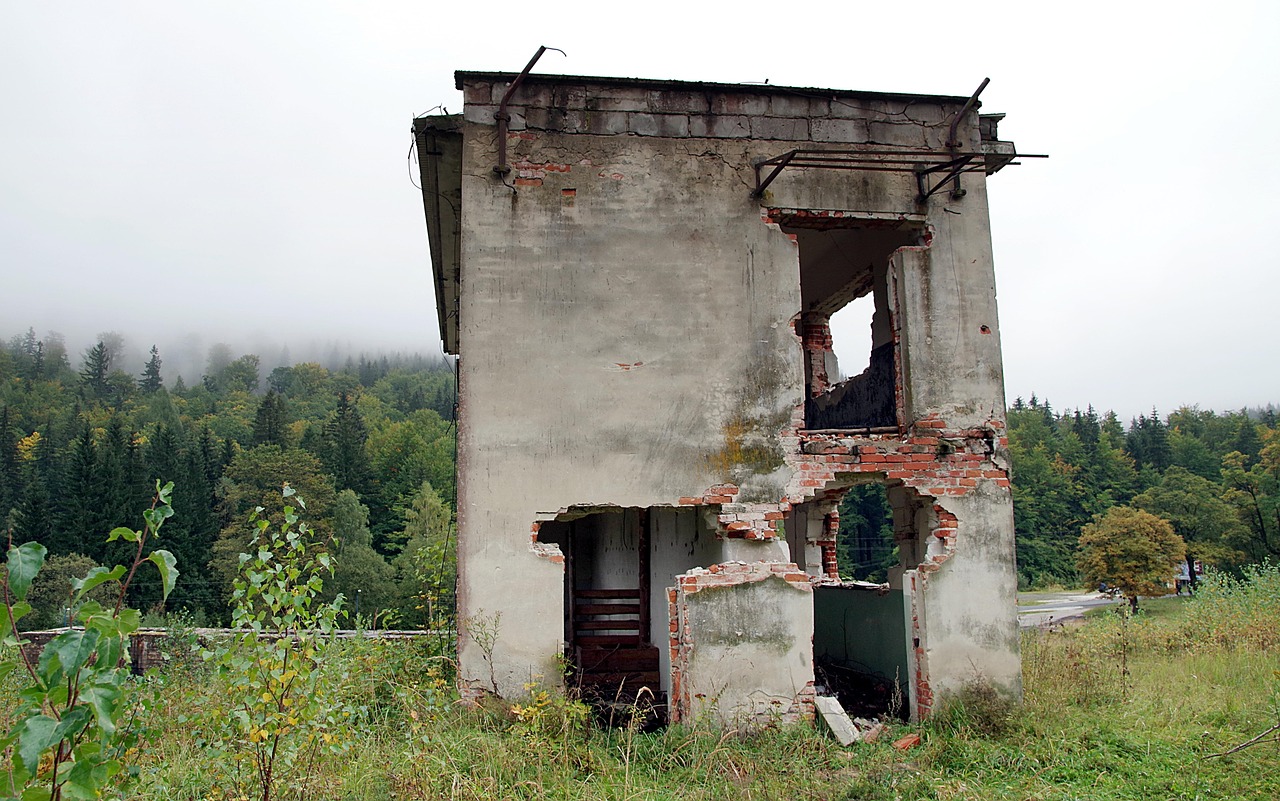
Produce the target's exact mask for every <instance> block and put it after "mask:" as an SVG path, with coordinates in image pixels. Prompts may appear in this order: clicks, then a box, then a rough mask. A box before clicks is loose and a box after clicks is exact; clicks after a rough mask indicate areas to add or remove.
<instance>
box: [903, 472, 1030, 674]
mask: <svg viewBox="0 0 1280 801" xmlns="http://www.w3.org/2000/svg"><path fill="white" fill-rule="evenodd" d="M940 503H941V505H943V506H944V507H945V508H946V509H947V510H948V511H950V512H951V513H952V514H954V515H955V516H956V518H957V520H958V526H957V530H956V548H955V553H954V554H953V555H952V556H950V557H949V558H948V559H947V560H946V561H945V562H943V563H942V565H941V566H940V567H939V569H938V570H937V571H935V572H933V573H930V574H928V575H927V578H926V579H925V582H924V585H923V591H922V593H921V599H920V602H921V603H922V604H923V611H924V615H925V620H926V621H927V623H926V625H927V636H926V637H925V638H924V643H925V648H926V653H927V659H928V663H929V683H930V687H931V689H932V690H933V694H934V697H935V699H941V698H943V697H945V696H946V695H947V694H948V693H951V692H954V691H956V690H959V689H961V688H962V687H964V686H965V685H966V684H968V683H970V682H975V681H985V682H989V683H990V684H992V685H993V686H995V687H996V688H998V689H1001V690H1004V691H1006V692H1009V693H1011V694H1013V695H1014V696H1015V697H1020V696H1021V692H1022V663H1021V658H1020V647H1019V634H1018V612H1017V588H1018V580H1017V570H1016V566H1015V564H1014V549H1013V502H1012V499H1011V497H1010V494H1009V490H1008V489H1005V488H1002V487H999V486H997V485H996V483H995V482H994V481H989V480H984V481H982V482H980V483H979V487H978V489H977V491H976V492H973V493H971V494H969V495H964V496H959V497H948V498H946V499H944V500H942V501H940Z"/></svg>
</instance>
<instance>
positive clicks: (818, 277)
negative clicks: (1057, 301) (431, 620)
mask: <svg viewBox="0 0 1280 801" xmlns="http://www.w3.org/2000/svg"><path fill="white" fill-rule="evenodd" d="M517 77H518V76H516V75H514V74H509V73H502V74H498V73H479V72H460V73H458V74H457V83H458V87H459V88H460V89H462V90H463V92H464V101H465V106H464V111H463V114H462V115H460V116H428V117H422V118H419V119H417V120H415V124H414V129H415V134H416V138H417V147H418V157H419V160H420V163H421V175H422V187H423V195H424V199H425V203H426V210H427V223H428V229H429V233H430V242H431V256H432V263H433V266H434V275H435V287H436V297H437V303H438V312H439V323H440V329H441V335H442V337H443V340H444V344H445V349H446V350H447V351H448V352H450V353H453V354H457V355H458V357H459V365H458V371H459V389H458V545H459V548H458V568H459V578H458V582H459V586H458V604H459V610H458V612H459V621H460V626H459V628H460V631H461V632H462V634H461V637H460V643H459V649H460V652H459V658H460V664H461V681H462V683H463V688H464V691H465V692H467V693H470V694H478V693H483V692H497V693H499V694H502V695H506V696H518V695H522V694H524V692H525V688H526V686H527V685H528V684H529V683H530V682H534V683H538V684H542V685H556V684H558V683H560V682H562V681H564V680H565V678H564V671H563V665H564V660H563V659H562V657H567V658H568V662H569V664H570V665H571V667H572V672H571V675H570V678H569V679H568V680H569V681H576V682H582V684H583V685H584V686H586V687H588V688H590V687H594V688H596V689H597V690H598V691H599V690H601V689H603V690H604V691H606V692H608V691H614V692H618V693H620V694H621V695H624V696H627V697H630V696H631V695H634V694H635V692H636V691H637V688H638V687H639V686H641V685H643V686H648V687H649V688H650V689H651V690H653V691H654V692H655V693H656V694H657V695H658V697H659V698H661V699H663V700H665V701H666V703H667V705H668V710H669V716H670V719H671V720H673V721H692V720H695V719H698V718H701V717H705V716H710V717H712V718H714V719H717V720H719V721H720V722H722V723H724V724H727V725H734V724H742V723H751V722H753V721H755V722H758V721H761V720H779V719H781V720H786V719H789V718H794V717H797V716H803V715H806V714H808V713H809V712H810V711H811V709H812V698H813V694H814V688H815V663H823V664H837V665H844V666H847V667H849V668H850V669H854V670H860V671H865V672H867V673H870V674H874V675H877V676H879V677H881V678H882V679H885V680H887V681H888V682H891V683H896V684H897V686H899V687H901V688H902V691H903V695H904V696H905V698H904V701H905V702H906V703H907V704H908V708H909V711H910V713H911V714H912V715H913V716H916V717H919V716H924V715H927V714H928V712H929V710H930V709H932V708H934V707H935V705H936V704H938V703H939V702H940V700H941V699H942V698H944V697H945V696H946V694H947V693H949V692H952V691H955V690H956V689H958V688H960V687H962V686H963V685H965V684H967V683H969V682H972V681H986V682H990V683H991V684H993V685H995V686H996V687H998V688H1001V689H1003V690H1004V691H1006V692H1009V693H1012V694H1015V695H1016V694H1017V693H1019V692H1020V668H1019V654H1018V633H1017V623H1016V617H1015V588H1016V587H1015V585H1016V580H1015V572H1014V556H1013V553H1014V549H1013V513H1012V503H1011V498H1010V488H1009V472H1008V470H1009V466H1008V460H1007V456H1006V444H1007V442H1006V438H1005V424H1004V400H1003V398H1004V390H1003V377H1002V370H1001V360H1000V334H999V330H1000V329H999V324H998V322H997V318H996V292H995V284H994V273H993V265H992V254H991V239H990V232H989V223H988V215H987V201H986V184H985V182H986V177H987V175H988V174H989V173H991V172H994V171H995V170H996V169H999V168H1000V167H1001V166H1003V165H1004V164H1005V163H1007V162H1008V161H1009V159H1010V158H1011V157H1012V154H1013V148H1012V144H1011V143H1008V142H1001V141H999V140H998V139H997V138H996V123H997V122H998V120H999V116H998V115H979V114H978V113H977V111H976V105H975V104H974V103H972V102H967V101H971V99H970V98H965V97H940V96H921V95H899V94H881V93H868V92H854V91H837V90H825V89H794V88H786V87H773V86H742V85H723V84H704V83H682V82H672V81H647V80H632V79H602V78H584V77H568V76H547V75H527V76H524V77H523V78H522V79H521V81H520V82H519V84H518V85H517V86H516V87H515V91H512V84H513V82H515V81H516V79H517ZM504 98H505V99H506V101H507V102H506V103H505V105H504V103H503V101H504ZM867 295H870V296H871V297H872V298H873V301H874V305H875V314H874V319H873V322H872V325H871V331H870V336H869V342H868V343H867V344H868V345H869V363H868V366H867V368H866V370H865V371H863V372H862V373H860V374H859V375H856V376H854V377H852V378H849V379H848V380H844V381H841V380H840V376H839V374H838V372H837V371H836V368H835V365H834V359H833V357H832V351H831V331H830V327H829V318H830V316H831V315H832V314H833V313H834V312H836V311H837V310H839V309H840V308H842V307H843V306H845V305H846V304H847V303H849V302H850V301H852V300H854V299H855V298H858V297H862V296H867ZM865 482H879V483H881V484H883V485H884V486H885V487H886V488H887V493H888V498H889V500H890V502H891V505H892V507H893V526H894V535H895V539H896V542H897V545H898V548H899V553H900V555H901V559H900V566H899V567H898V568H897V569H895V570H894V571H892V575H891V578H890V582H889V587H888V590H887V591H885V590H884V589H883V588H882V589H881V590H879V591H870V590H867V589H865V588H857V587H852V586H848V585H842V584H841V583H840V581H839V576H838V572H837V571H838V565H837V564H836V542H835V539H836V531H837V526H838V519H837V516H836V508H837V504H838V503H839V500H840V498H841V497H842V495H843V494H844V493H845V492H846V491H847V490H848V489H849V488H850V487H852V486H853V485H855V484H859V483H865ZM818 683H819V684H821V683H822V676H821V675H819V676H818Z"/></svg>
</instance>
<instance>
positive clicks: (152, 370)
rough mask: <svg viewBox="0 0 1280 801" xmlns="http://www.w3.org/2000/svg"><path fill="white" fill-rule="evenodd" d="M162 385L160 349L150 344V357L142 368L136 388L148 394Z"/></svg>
mask: <svg viewBox="0 0 1280 801" xmlns="http://www.w3.org/2000/svg"><path fill="white" fill-rule="evenodd" d="M162 386H164V381H163V380H162V379H161V378H160V351H159V350H158V349H157V348H156V346H155V345H152V346H151V359H150V360H149V361H148V362H147V366H146V367H144V368H143V370H142V381H141V383H139V384H138V388H139V389H141V390H142V391H143V392H144V393H146V394H148V395H149V394H151V393H152V392H155V391H156V390H158V389H160V388H161V387H162Z"/></svg>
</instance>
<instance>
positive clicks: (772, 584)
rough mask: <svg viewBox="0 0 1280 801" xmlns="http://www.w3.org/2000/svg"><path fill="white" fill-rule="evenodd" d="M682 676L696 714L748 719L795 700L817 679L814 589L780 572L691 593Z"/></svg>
mask: <svg viewBox="0 0 1280 801" xmlns="http://www.w3.org/2000/svg"><path fill="white" fill-rule="evenodd" d="M686 604H687V609H688V611H687V614H688V618H687V621H688V625H689V630H690V635H689V639H690V641H691V643H692V645H691V647H690V655H689V660H688V667H687V671H686V673H685V675H684V678H683V681H684V683H685V689H686V691H687V693H688V695H689V697H690V699H691V705H692V708H691V709H690V710H689V711H690V714H691V715H692V721H699V720H702V719H704V718H708V717H709V718H711V719H712V720H714V721H715V722H717V723H719V724H721V725H724V726H735V727H744V726H745V727H750V726H753V725H757V724H759V723H760V722H762V721H768V720H770V719H771V718H773V717H778V716H781V715H782V714H784V713H786V712H787V711H788V709H789V708H790V706H791V704H792V702H793V701H794V700H795V698H796V696H797V695H798V694H799V693H800V692H801V691H803V690H804V689H805V687H806V685H807V684H808V683H809V682H812V681H813V592H812V590H811V588H810V587H809V586H808V585H804V586H802V587H799V586H796V585H793V584H789V583H788V582H786V581H784V580H783V579H782V578H780V577H771V578H766V579H763V580H760V581H752V582H748V583H745V584H735V585H730V586H724V587H706V588H703V589H701V590H699V591H698V592H695V593H691V594H689V595H688V596H687V601H686Z"/></svg>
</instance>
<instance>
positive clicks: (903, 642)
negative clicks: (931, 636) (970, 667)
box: [813, 479, 936, 720]
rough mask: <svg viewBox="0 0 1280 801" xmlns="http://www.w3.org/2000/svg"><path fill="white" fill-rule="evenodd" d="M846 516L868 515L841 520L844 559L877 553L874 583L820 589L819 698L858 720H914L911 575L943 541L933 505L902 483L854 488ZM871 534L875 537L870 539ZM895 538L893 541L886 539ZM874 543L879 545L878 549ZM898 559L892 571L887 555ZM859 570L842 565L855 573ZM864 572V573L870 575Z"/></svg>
mask: <svg viewBox="0 0 1280 801" xmlns="http://www.w3.org/2000/svg"><path fill="white" fill-rule="evenodd" d="M838 504H839V505H838V507H837V508H838V509H839V510H840V514H842V515H843V514H849V515H850V516H853V515H855V514H858V513H859V512H862V513H863V514H865V516H866V518H869V519H864V520H854V519H850V520H843V519H842V520H840V522H839V527H840V529H841V531H840V536H839V540H838V544H837V548H838V551H839V552H840V553H841V555H849V554H851V553H857V552H858V550H859V549H860V548H867V549H868V551H869V553H868V555H870V551H874V552H875V556H874V558H873V560H868V561H869V562H871V561H873V562H874V567H873V568H872V569H870V570H868V569H867V568H869V567H872V565H871V564H868V565H865V566H862V567H863V571H864V575H866V576H867V578H870V579H872V580H852V579H850V580H844V581H841V582H839V583H827V584H823V585H819V586H816V587H815V588H814V597H813V604H814V631H813V657H814V675H815V677H816V680H817V682H818V684H819V685H820V691H821V692H825V693H827V694H830V695H834V696H835V697H836V698H838V699H839V700H840V703H841V705H842V706H843V707H844V708H845V710H846V711H847V712H849V714H851V715H856V716H860V717H867V718H871V717H884V716H888V717H895V718H899V719H901V720H907V719H909V718H910V716H911V712H912V710H911V703H912V697H911V696H912V686H913V684H912V679H911V677H912V675H913V674H912V659H911V650H912V648H913V647H914V644H913V643H912V642H911V635H910V634H909V626H908V623H909V615H910V613H909V611H908V609H909V606H910V602H909V598H908V597H907V595H906V594H905V592H904V581H903V576H904V574H905V573H906V572H907V571H909V570H913V569H915V568H916V567H917V566H918V564H919V563H920V562H921V561H923V559H924V558H926V556H927V553H928V552H929V549H930V548H931V547H932V543H931V540H933V539H936V538H934V537H933V536H932V532H933V530H934V528H935V527H936V521H935V519H934V517H933V515H934V511H933V509H934V507H933V499H932V498H929V497H928V496H925V495H921V494H920V493H918V492H916V491H915V490H913V489H911V488H910V487H906V486H904V485H903V484H901V483H900V482H896V481H894V482H885V481H883V479H881V480H880V482H877V483H868V484H854V485H852V486H850V487H847V488H846V492H845V493H844V495H843V497H841V498H840V499H839V502H838ZM863 530H865V531H866V533H867V534H869V535H870V536H864V535H863V534H862V533H861V532H862V531H863ZM890 531H891V532H892V535H891V542H890V543H884V540H883V537H884V535H886V534H888V533H889V532H890ZM868 540H879V543H876V544H875V545H874V547H870V546H872V542H869V541H868ZM886 545H887V546H888V549H889V551H888V552H889V553H896V554H897V556H898V559H897V560H896V562H895V563H894V564H893V565H892V566H891V567H888V566H886V564H885V563H886V562H887V561H888V560H886V559H885V556H886V555H887V554H886V553H885V551H884V549H885V547H886ZM853 567H854V566H853V565H842V570H841V572H842V573H848V572H849V569H850V568H853ZM863 571H860V572H863Z"/></svg>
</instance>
